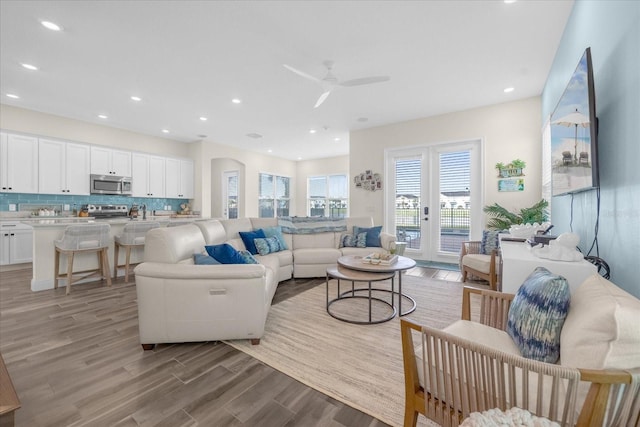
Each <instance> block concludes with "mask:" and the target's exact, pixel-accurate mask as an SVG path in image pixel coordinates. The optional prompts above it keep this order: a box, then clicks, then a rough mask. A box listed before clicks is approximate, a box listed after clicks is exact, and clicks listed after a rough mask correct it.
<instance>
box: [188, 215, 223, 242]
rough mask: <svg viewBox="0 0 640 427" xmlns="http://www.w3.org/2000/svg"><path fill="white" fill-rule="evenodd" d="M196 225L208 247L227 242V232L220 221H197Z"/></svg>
mask: <svg viewBox="0 0 640 427" xmlns="http://www.w3.org/2000/svg"><path fill="white" fill-rule="evenodd" d="M194 224H195V225H197V226H198V228H200V231H202V235H203V236H204V241H205V243H206V244H207V245H219V244H221V243H224V242H225V241H226V240H227V232H226V230H225V229H224V227H223V226H222V223H221V222H220V221H218V220H215V219H213V220H210V221H196V222H195V223H194Z"/></svg>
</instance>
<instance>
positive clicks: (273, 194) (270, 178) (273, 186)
mask: <svg viewBox="0 0 640 427" xmlns="http://www.w3.org/2000/svg"><path fill="white" fill-rule="evenodd" d="M290 182H291V178H289V177H286V176H277V175H270V174H266V173H261V174H260V188H259V191H260V200H259V201H258V208H259V211H260V212H259V216H260V218H273V217H274V216H289V205H290V203H291V200H290V192H289V188H290Z"/></svg>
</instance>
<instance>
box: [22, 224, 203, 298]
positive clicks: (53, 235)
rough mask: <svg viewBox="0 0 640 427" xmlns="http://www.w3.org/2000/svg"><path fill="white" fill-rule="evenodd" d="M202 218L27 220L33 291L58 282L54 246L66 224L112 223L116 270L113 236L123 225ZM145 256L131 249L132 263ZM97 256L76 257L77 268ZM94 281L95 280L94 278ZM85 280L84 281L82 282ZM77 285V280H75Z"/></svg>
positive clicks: (94, 261) (63, 269) (92, 262)
mask: <svg viewBox="0 0 640 427" xmlns="http://www.w3.org/2000/svg"><path fill="white" fill-rule="evenodd" d="M204 220H206V219H203V218H172V217H169V216H157V217H152V216H150V217H148V218H147V219H146V220H142V219H128V218H116V219H93V218H75V217H73V218H60V219H41V220H32V219H30V220H28V221H24V222H25V223H26V224H29V225H30V226H31V227H33V277H32V279H31V290H32V291H43V290H47V289H53V288H54V283H55V277H54V276H55V269H54V259H55V258H54V253H55V249H54V248H55V245H54V241H55V240H59V239H61V238H62V235H63V233H64V230H65V228H66V227H67V226H69V225H72V224H82V223H85V224H89V223H101V224H104V223H106V224H109V225H110V226H111V238H110V244H109V251H108V254H109V267H110V269H111V271H113V266H114V260H113V236H117V235H120V234H122V232H123V230H124V226H125V225H126V224H129V223H130V222H133V221H135V222H142V221H157V222H159V223H160V226H167V225H169V224H171V225H176V223H178V224H182V223H185V224H186V223H189V222H194V221H204ZM123 252H124V251H122V252H121V253H120V256H119V258H120V260H119V264H124V256H125V254H124V253H123ZM142 258H143V248H134V249H133V250H132V251H131V263H132V264H133V263H138V262H141V261H142ZM97 266H98V259H97V257H96V256H95V254H77V255H76V256H75V258H74V271H82V270H89V269H94V268H97ZM66 267H67V266H66V262H60V274H64V273H66ZM93 280H95V279H93ZM79 283H82V281H79ZM65 284H66V283H65V281H64V280H61V281H60V286H62V287H64V286H65ZM74 284H75V282H74Z"/></svg>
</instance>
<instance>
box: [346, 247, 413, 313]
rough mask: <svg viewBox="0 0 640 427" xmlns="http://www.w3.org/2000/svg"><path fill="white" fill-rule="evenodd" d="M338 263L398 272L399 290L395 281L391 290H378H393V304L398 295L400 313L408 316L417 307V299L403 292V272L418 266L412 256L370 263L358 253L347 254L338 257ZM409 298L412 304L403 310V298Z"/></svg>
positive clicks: (352, 266)
mask: <svg viewBox="0 0 640 427" xmlns="http://www.w3.org/2000/svg"><path fill="white" fill-rule="evenodd" d="M338 265H340V266H342V267H345V268H348V269H351V270H357V271H366V272H370V273H393V274H395V273H396V271H397V272H398V292H395V291H394V289H393V281H392V282H391V290H390V291H389V290H385V289H377V290H378V291H383V292H391V304H392V305H393V295H394V294H397V295H398V315H400V316H406V315H407V314H409V313H413V312H414V311H415V309H416V306H417V305H416V300H414V299H413V298H412V297H411V296H409V295H407V294H403V293H402V272H403V271H405V270H408V269H410V268H413V267H415V266H416V262H415V261H414V260H412V259H411V258H407V257H404V256H398V260H397V261H396V262H394V263H393V264H369V263H366V262H363V261H362V257H361V256H357V255H345V256H341V257H340V258H338ZM403 297H404V298H407V299H408V300H409V301H411V303H412V306H411V308H410V309H409V310H407V311H404V312H403V311H402V298H403Z"/></svg>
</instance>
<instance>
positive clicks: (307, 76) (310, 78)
mask: <svg viewBox="0 0 640 427" xmlns="http://www.w3.org/2000/svg"><path fill="white" fill-rule="evenodd" d="M282 66H283V67H284V68H286V69H287V70H289V71H291V72H292V73H296V74H297V75H299V76H302V77H304V78H305V79H309V80H311V81H312V82H316V83H321V82H322V80H320V79H318V78H316V77H313V76H312V75H310V74H307V73H305V72H304V71H300V70H298V69H296V68H293V67H292V66H290V65H287V64H282Z"/></svg>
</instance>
